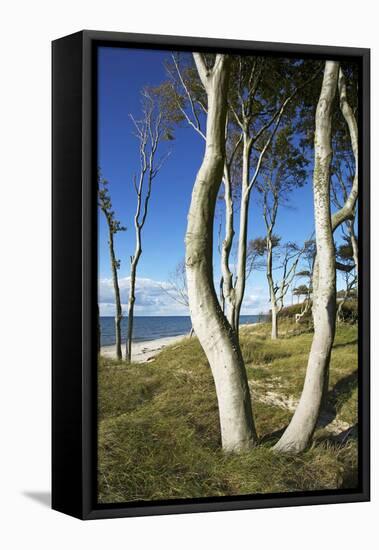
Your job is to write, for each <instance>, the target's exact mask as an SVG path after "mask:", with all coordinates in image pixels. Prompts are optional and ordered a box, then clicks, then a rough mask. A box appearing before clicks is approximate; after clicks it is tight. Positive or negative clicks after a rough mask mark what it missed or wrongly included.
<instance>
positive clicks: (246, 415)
mask: <svg viewBox="0 0 379 550" xmlns="http://www.w3.org/2000/svg"><path fill="white" fill-rule="evenodd" d="M194 59H195V63H196V66H197V69H198V72H199V75H200V78H201V80H202V82H203V84H204V87H205V90H206V92H207V98H208V116H207V133H206V147H205V154H204V158H203V162H202V165H201V167H200V169H199V172H198V174H197V177H196V181H195V184H194V188H193V192H192V199H191V206H190V209H189V213H188V226H187V233H186V269H187V284H188V298H189V306H190V313H191V319H192V324H193V328H194V330H195V332H196V335H197V337H198V339H199V341H200V344H201V346H202V347H203V349H204V352H205V354H206V356H207V359H208V361H209V364H210V367H211V370H212V374H213V378H214V382H215V387H216V393H217V400H218V408H219V418H220V426H221V438H222V447H223V449H224V450H225V451H227V452H231V451H242V450H246V449H248V448H250V447H251V446H252V445H253V444H254V443H255V441H256V432H255V427H254V421H253V414H252V409H251V401H250V392H249V387H248V383H247V375H246V370H245V366H244V362H243V359H242V354H241V350H240V347H239V344H238V340H237V338H236V335H235V334H234V332H233V330H232V328H231V326H230V324H229V323H228V321H227V319H226V317H225V315H224V314H223V312H222V310H221V307H220V304H219V302H218V299H217V296H216V291H215V288H214V282H213V265H212V256H213V221H214V212H215V204H216V198H217V193H218V190H219V187H220V184H221V180H222V175H223V168H224V157H225V121H226V110H227V90H228V81H229V63H230V61H229V59H228V58H227V57H225V56H223V55H217V56H216V61H215V64H214V67H213V69H211V70H209V69H208V68H207V67H206V65H205V61H204V59H203V57H202V55H201V54H196V53H195V54H194Z"/></svg>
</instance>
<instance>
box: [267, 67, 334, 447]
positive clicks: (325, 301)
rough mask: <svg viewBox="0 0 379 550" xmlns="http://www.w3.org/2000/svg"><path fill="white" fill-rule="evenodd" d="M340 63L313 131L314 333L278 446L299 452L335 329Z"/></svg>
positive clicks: (327, 75)
mask: <svg viewBox="0 0 379 550" xmlns="http://www.w3.org/2000/svg"><path fill="white" fill-rule="evenodd" d="M338 74H339V63H338V62H336V61H326V62H325V70H324V76H323V82H322V86H321V93H320V97H319V101H318V104H317V109H316V117H315V137H314V152H315V160H314V172H313V196H314V212H315V232H316V248H317V275H316V277H315V276H314V280H313V308H312V313H313V322H314V336H313V340H312V346H311V350H310V353H309V358H308V366H307V371H306V376H305V381H304V387H303V391H302V394H301V397H300V401H299V404H298V406H297V408H296V411H295V413H294V415H293V417H292V420H291V422H290V424H289V425H288V427H287V429H286V430H285V432H284V434H283V435H282V437H281V438H280V439H279V441H278V443H277V444H276V445H275V447H274V449H275V450H276V451H281V452H289V453H297V452H300V451H302V450H304V449H305V448H306V447H307V445H308V444H309V441H310V439H311V437H312V435H313V432H314V430H315V427H316V423H317V420H318V417H319V413H320V408H321V402H322V397H323V391H324V383H325V375H326V371H327V369H328V366H329V361H330V353H331V349H332V345H333V340H334V333H335V309H336V286H335V285H336V269H335V249H334V241H333V229H332V222H331V210H330V166H331V160H332V148H331V138H332V134H331V132H332V124H331V122H332V109H333V100H334V97H335V95H336V90H337V83H338Z"/></svg>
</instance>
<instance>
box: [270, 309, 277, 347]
mask: <svg viewBox="0 0 379 550" xmlns="http://www.w3.org/2000/svg"><path fill="white" fill-rule="evenodd" d="M277 339H278V311H277V307H276V306H271V340H277Z"/></svg>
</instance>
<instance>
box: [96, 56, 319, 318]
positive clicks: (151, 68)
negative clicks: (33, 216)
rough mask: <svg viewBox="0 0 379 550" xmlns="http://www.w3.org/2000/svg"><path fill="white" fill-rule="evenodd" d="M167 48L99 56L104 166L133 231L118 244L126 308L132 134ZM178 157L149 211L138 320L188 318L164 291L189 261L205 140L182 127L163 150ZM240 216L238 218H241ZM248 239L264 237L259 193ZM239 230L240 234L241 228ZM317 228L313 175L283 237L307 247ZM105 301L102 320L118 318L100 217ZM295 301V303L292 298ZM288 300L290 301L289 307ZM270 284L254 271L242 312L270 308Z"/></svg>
mask: <svg viewBox="0 0 379 550" xmlns="http://www.w3.org/2000/svg"><path fill="white" fill-rule="evenodd" d="M169 56H170V52H167V51H153V50H136V49H126V48H111V47H102V48H100V49H99V57H98V78H99V81H98V98H99V103H98V121H99V129H98V130H99V132H98V139H99V141H98V145H99V147H98V150H99V158H98V164H99V167H100V168H101V171H102V175H103V176H104V177H105V178H106V179H107V180H108V181H109V190H110V194H111V197H112V202H113V207H114V210H115V212H116V216H117V218H118V219H119V220H120V221H121V223H122V224H123V225H125V226H126V227H127V231H126V232H123V233H118V234H117V235H116V239H115V248H116V255H117V257H118V258H119V259H120V260H121V267H120V270H119V280H120V289H121V301H122V303H123V304H124V305H125V307H126V303H127V299H128V276H129V267H130V260H129V258H130V255H131V254H132V253H133V250H134V242H135V235H134V226H133V216H134V211H135V206H136V196H135V191H134V188H133V184H132V177H133V174H135V173H136V174H138V168H139V156H138V140H137V138H136V137H135V136H134V135H133V124H132V121H131V119H130V116H129V115H130V114H133V116H134V117H135V118H136V119H138V117H139V116H140V113H141V111H140V108H141V103H140V91H141V88H142V87H143V86H146V85H158V84H160V83H161V82H163V81H165V80H166V72H165V68H164V65H163V63H164V61H165V60H167V59H168V58H169ZM168 146H169V147H170V149H171V154H170V157H169V159H168V160H167V162H166V163H165V164H164V166H163V168H162V170H161V171H160V173H159V175H158V176H157V178H156V179H155V180H154V184H153V190H152V196H151V201H150V207H149V214H148V217H147V221H146V224H145V226H144V228H143V245H142V248H143V253H142V256H141V259H140V262H139V265H138V280H137V293H136V315H185V314H187V313H188V312H187V310H186V308H184V307H181V306H180V305H179V304H177V303H176V302H175V301H174V300H173V299H172V298H170V296H169V295H168V294H167V292H165V291H164V290H163V289H162V287H164V288H167V280H168V278H169V275H170V273H172V272H173V271H174V270H175V266H176V265H177V263H178V262H179V261H180V260H181V259H182V258H183V257H184V235H185V230H186V223H187V212H188V208H189V204H190V198H191V192H192V187H193V183H194V180H195V177H196V172H197V170H198V168H199V166H200V163H201V160H202V155H203V150H204V142H203V140H202V139H201V137H200V136H198V135H197V134H196V133H195V132H194V131H193V130H192V129H191V128H189V127H188V126H187V125H185V124H183V125H182V127H180V128H178V129H177V130H176V131H175V140H174V141H171V142H165V143H164V145H163V149H162V152H163V151H164V150H165V148H167V147H168ZM236 218H237V219H238V215H237V216H236ZM249 221H250V223H249V234H248V235H249V239H250V238H255V237H258V236H261V235H263V233H264V224H263V219H262V214H261V211H260V207H259V205H258V204H257V197H256V196H255V195H253V196H252V199H251V208H250V220H249ZM236 229H237V230H238V224H237V227H236ZM312 230H313V204H312V187H311V178H310V177H309V178H308V182H307V184H306V185H305V186H304V187H303V188H301V189H299V190H297V191H296V192H295V193H293V194H292V195H291V208H286V207H282V208H281V210H280V212H279V215H278V221H277V228H276V231H275V232H276V233H278V234H280V235H282V242H285V241H297V242H298V243H299V244H301V243H302V242H304V240H306V239H307V238H309V236H310V235H311V233H312ZM98 242H99V303H100V314H101V315H113V313H114V306H113V290H112V284H111V271H110V262H109V250H108V244H107V226H106V222H105V219H104V216H103V214H102V213H101V212H99V241H98ZM219 263H220V262H219V255H218V253H217V250H215V255H214V272H215V278H216V281H218V280H219ZM288 300H290V298H289V299H288ZM288 300H287V302H288ZM268 309H269V301H268V292H267V282H266V278H265V275H264V273H262V272H253V273H252V275H251V277H250V279H249V280H248V283H247V287H246V294H245V301H244V305H243V308H242V313H243V314H256V313H260V312H261V311H268Z"/></svg>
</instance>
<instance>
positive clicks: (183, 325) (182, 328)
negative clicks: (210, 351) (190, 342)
mask: <svg viewBox="0 0 379 550" xmlns="http://www.w3.org/2000/svg"><path fill="white" fill-rule="evenodd" d="M263 317H264V316H262V315H241V324H242V325H245V324H248V323H259V321H263V320H264V319H263ZM100 326H101V345H102V346H111V345H112V344H114V343H115V328H114V318H113V317H100ZM126 327H127V318H124V319H123V320H122V321H121V333H122V341H123V342H125V334H126ZM190 330H191V321H190V318H189V317H135V318H134V327H133V331H134V334H133V341H134V342H142V341H146V340H156V339H157V338H164V337H167V336H179V335H181V334H187V333H189V331H190Z"/></svg>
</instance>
